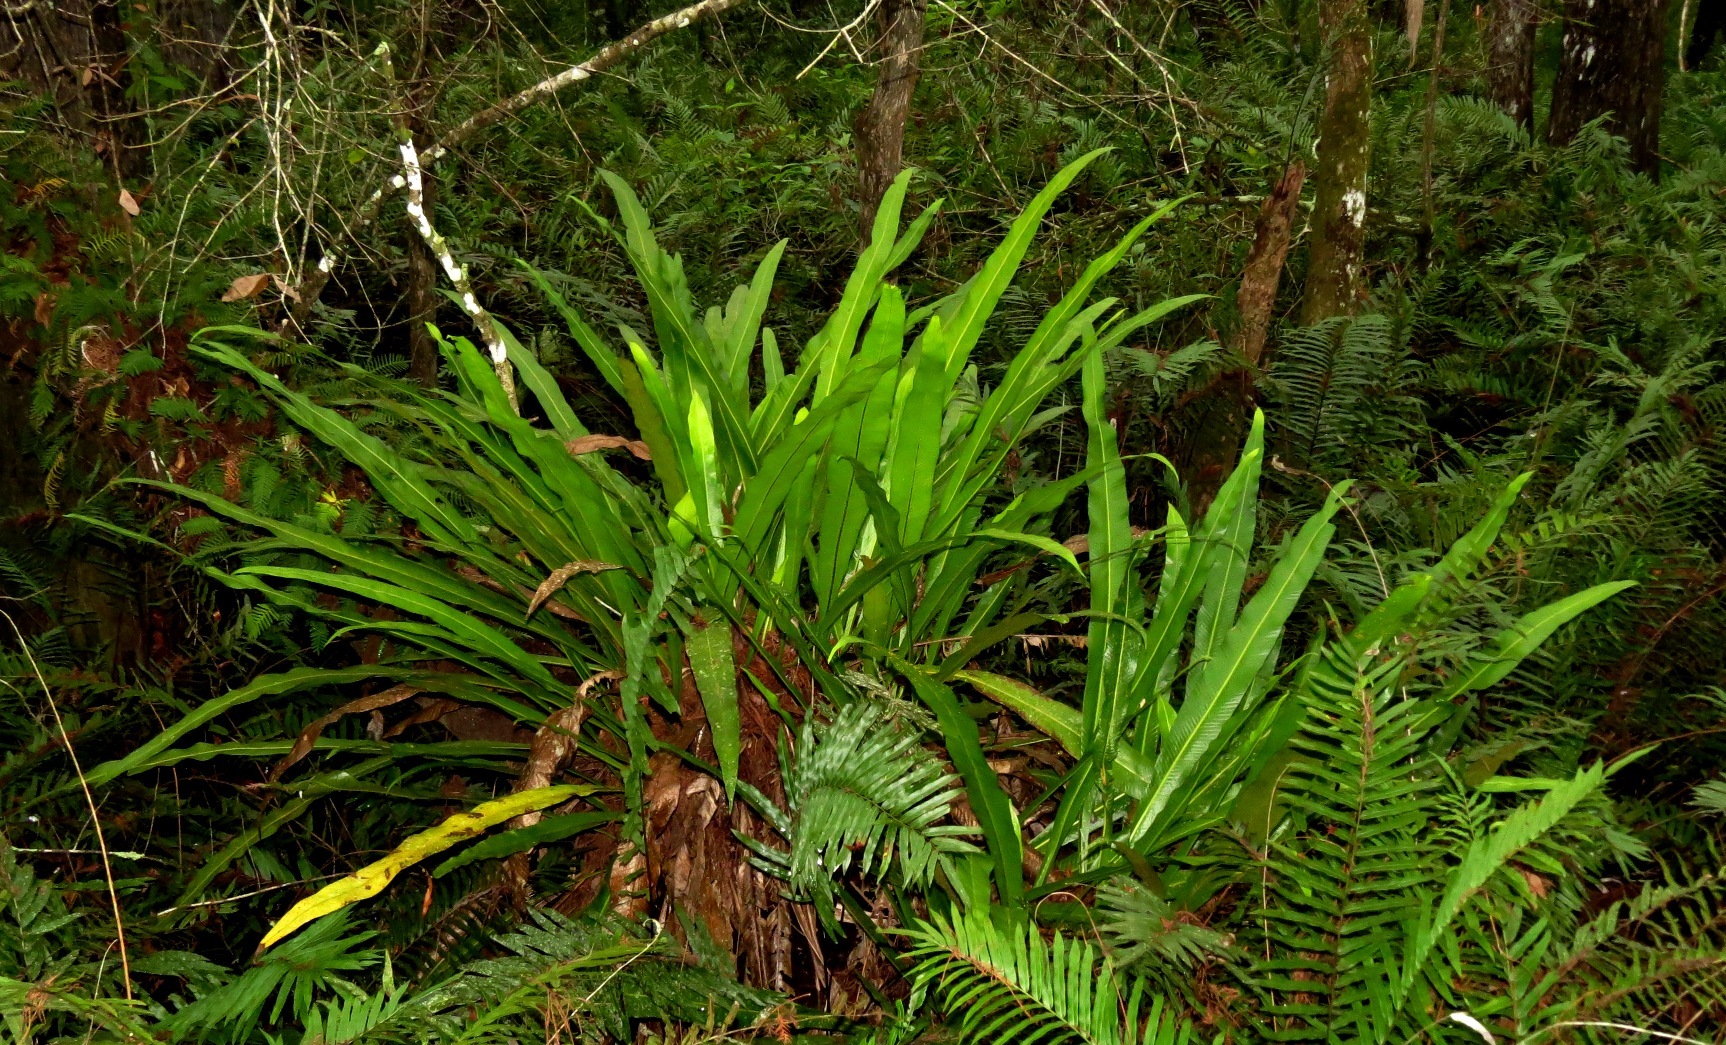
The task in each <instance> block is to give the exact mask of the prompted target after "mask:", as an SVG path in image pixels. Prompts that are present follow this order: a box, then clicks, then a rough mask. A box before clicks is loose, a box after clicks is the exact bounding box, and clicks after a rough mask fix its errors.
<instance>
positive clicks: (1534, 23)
mask: <svg viewBox="0 0 1726 1045" xmlns="http://www.w3.org/2000/svg"><path fill="white" fill-rule="evenodd" d="M1539 28H1540V4H1539V3H1538V2H1537V0H1493V3H1492V21H1491V22H1490V23H1489V24H1488V26H1487V30H1486V39H1487V53H1488V61H1487V65H1488V69H1487V84H1488V92H1489V94H1490V95H1491V97H1492V101H1493V103H1494V104H1496V105H1497V106H1498V107H1499V108H1500V109H1503V110H1504V111H1505V112H1507V113H1509V114H1510V118H1511V119H1513V120H1515V121H1516V122H1517V123H1518V124H1520V125H1522V126H1523V127H1528V126H1530V125H1532V123H1533V122H1534V36H1535V33H1536V31H1538V30H1539Z"/></svg>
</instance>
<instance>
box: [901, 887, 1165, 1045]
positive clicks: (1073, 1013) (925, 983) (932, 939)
mask: <svg viewBox="0 0 1726 1045" xmlns="http://www.w3.org/2000/svg"><path fill="white" fill-rule="evenodd" d="M907 933H908V935H909V936H910V937H911V941H912V944H911V947H910V949H909V950H908V951H907V952H906V953H907V956H908V957H910V958H911V959H912V960H914V961H915V962H916V963H917V964H916V965H915V966H914V967H913V968H912V970H911V976H910V978H911V982H912V984H913V985H914V986H913V999H914V1000H916V1001H920V1000H921V999H923V998H932V999H933V1000H934V1002H935V1005H936V1007H937V1008H938V1009H940V1010H941V1012H943V1013H944V1014H945V1015H946V1017H947V1018H948V1019H949V1020H951V1021H953V1023H954V1025H955V1027H956V1028H957V1029H958V1031H959V1032H960V1034H961V1035H962V1036H963V1037H964V1039H965V1041H967V1042H969V1043H973V1045H1009V1043H1018V1042H1033V1041H1034V1042H1036V1043H1037V1045H1066V1043H1083V1045H1187V1042H1188V1041H1189V1040H1190V1038H1191V1036H1192V1027H1191V1025H1190V1024H1188V1023H1187V1022H1186V1021H1185V1020H1181V1019H1179V1018H1178V1017H1177V1016H1176V1015H1175V1013H1173V1012H1172V1011H1169V1010H1167V1009H1165V1008H1164V1003H1163V999H1162V998H1160V997H1155V998H1153V997H1151V996H1150V995H1149V994H1148V993H1147V992H1146V991H1145V989H1144V986H1143V984H1142V982H1141V981H1139V980H1136V979H1131V978H1124V977H1123V976H1122V975H1121V974H1120V973H1119V972H1118V971H1117V970H1116V969H1115V966H1114V963H1113V962H1111V961H1110V960H1109V959H1108V958H1107V957H1104V956H1102V955H1099V954H1098V953H1097V951H1096V949H1095V948H1093V947H1092V946H1091V945H1090V944H1089V943H1087V942H1085V941H1084V940H1082V939H1071V938H1068V937H1065V936H1063V935H1061V934H1060V933H1055V934H1054V937H1053V939H1052V940H1047V941H1046V940H1044V939H1043V936H1042V933H1041V932H1039V931H1038V930H1037V928H1036V927H1035V926H1033V925H1032V924H1030V922H1029V921H1027V920H1026V919H1025V918H1024V917H1023V916H1021V915H1018V914H1017V913H1015V912H1008V911H1005V910H1002V909H995V910H992V911H991V910H977V911H971V912H966V913H960V914H955V915H954V916H953V917H952V918H950V919H949V918H947V917H945V916H943V915H941V914H938V913H937V914H932V915H931V916H930V918H929V920H928V921H924V922H919V923H917V924H916V925H915V926H913V927H912V928H910V929H909V930H907ZM1147 1004H1148V1007H1147ZM914 1007H915V1005H913V1008H914Z"/></svg>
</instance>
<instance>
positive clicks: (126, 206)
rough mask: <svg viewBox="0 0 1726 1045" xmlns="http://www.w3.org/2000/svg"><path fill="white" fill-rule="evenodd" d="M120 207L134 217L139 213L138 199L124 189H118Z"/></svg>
mask: <svg viewBox="0 0 1726 1045" xmlns="http://www.w3.org/2000/svg"><path fill="white" fill-rule="evenodd" d="M120 209H121V210H123V211H125V212H126V213H127V214H130V215H131V216H132V217H134V218H135V217H137V216H138V214H139V207H138V201H137V200H136V199H134V198H133V196H132V194H131V193H129V192H127V191H126V190H125V189H121V190H120Z"/></svg>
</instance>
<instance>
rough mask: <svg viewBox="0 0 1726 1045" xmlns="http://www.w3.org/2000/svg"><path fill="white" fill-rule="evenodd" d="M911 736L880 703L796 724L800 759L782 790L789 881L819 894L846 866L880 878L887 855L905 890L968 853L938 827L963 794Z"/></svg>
mask: <svg viewBox="0 0 1726 1045" xmlns="http://www.w3.org/2000/svg"><path fill="white" fill-rule="evenodd" d="M919 740H920V738H919V736H918V735H917V734H916V733H915V732H913V731H912V730H911V729H909V728H907V727H905V726H904V725H901V724H899V723H897V722H895V721H893V720H891V719H890V718H888V717H887V714H886V710H885V707H884V705H883V704H882V703H881V702H880V701H869V700H863V701H858V702H857V703H854V704H851V705H849V706H848V707H846V708H844V709H842V710H841V711H840V712H839V714H838V716H837V717H835V718H834V720H833V722H832V723H831V724H830V725H827V726H825V727H822V728H815V727H814V726H812V725H811V724H810V723H809V722H805V723H804V727H803V736H802V738H801V741H800V743H799V745H798V750H799V751H800V752H801V754H800V756H799V757H798V759H797V762H796V765H795V766H794V767H793V769H792V771H791V773H790V775H789V776H788V777H787V778H786V782H785V791H786V796H787V798H788V800H789V801H790V803H791V807H792V816H793V820H792V825H791V839H790V840H791V858H790V875H789V877H790V879H791V882H792V884H793V885H794V886H796V887H797V888H799V889H803V890H807V891H809V892H811V893H814V894H816V895H825V894H826V892H827V890H828V888H829V882H830V881H831V879H832V878H833V876H835V875H839V874H843V873H845V872H846V871H848V870H849V869H850V868H851V867H852V865H853V862H855V865H856V867H857V869H858V870H859V871H861V872H862V873H864V874H874V875H881V874H884V873H886V871H887V869H888V867H889V866H890V865H891V864H892V862H893V859H894V857H895V856H897V858H898V862H899V866H900V869H901V872H902V873H903V874H904V876H905V879H906V881H907V882H909V883H911V884H913V885H918V886H922V885H927V884H928V883H929V882H930V881H931V880H933V878H934V875H935V869H936V867H937V865H938V864H939V863H940V862H941V861H942V860H943V859H945V858H947V857H948V856H951V855H956V854H960V853H972V852H976V847H975V846H973V845H971V844H970V843H969V842H966V841H964V839H963V838H962V837H960V836H962V835H965V834H970V833H972V829H971V828H968V827H964V826H960V825H953V824H942V823H941V821H942V820H944V819H946V817H947V814H948V812H949V810H950V809H951V808H952V805H953V799H954V798H956V797H957V796H958V795H959V793H960V791H961V787H960V784H959V779H958V777H956V776H954V775H953V773H952V771H951V770H950V769H949V768H948V766H947V764H946V763H945V762H943V761H941V760H940V759H938V758H936V757H934V756H932V755H931V754H930V753H929V752H928V751H927V750H925V749H924V748H923V746H922V744H921V743H920V742H919Z"/></svg>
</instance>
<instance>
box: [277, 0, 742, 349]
mask: <svg viewBox="0 0 1726 1045" xmlns="http://www.w3.org/2000/svg"><path fill="white" fill-rule="evenodd" d="M742 3H744V0H700V2H699V3H694V4H691V5H689V6H688V7H685V8H682V9H680V10H677V11H673V12H672V13H670V14H668V15H665V16H664V17H661V18H655V19H654V20H653V21H651V22H648V23H647V24H646V25H643V26H641V27H640V28H639V29H637V30H635V32H633V33H630V34H629V35H628V36H626V37H624V38H623V39H621V40H617V41H615V42H613V43H610V44H607V45H606V46H605V47H604V48H602V49H601V50H600V51H599V53H598V54H595V55H594V56H593V57H592V58H589V59H588V60H587V61H585V62H582V63H581V64H579V65H572V66H570V67H569V68H567V69H565V70H563V71H562V72H559V73H556V74H555V75H552V76H548V77H546V78H545V79H543V80H541V81H539V82H538V83H536V84H534V85H533V86H532V87H529V88H527V89H526V90H523V91H520V92H518V93H516V94H513V95H511V96H510V97H508V98H505V99H504V100H503V101H501V102H498V103H497V104H496V105H493V106H491V107H490V108H486V109H481V110H480V111H479V112H477V113H475V114H473V115H472V116H470V117H468V118H467V119H466V120H463V121H462V122H461V123H460V124H458V125H457V126H456V127H455V129H454V130H451V131H450V132H448V133H447V134H445V135H444V136H443V137H442V138H441V139H440V140H439V141H438V142H437V143H436V144H434V145H432V146H431V147H430V148H428V149H427V150H426V151H425V153H424V154H423V155H422V156H420V157H419V161H420V165H421V169H424V168H426V167H431V166H433V165H435V164H436V163H438V161H440V160H442V159H443V158H444V157H446V156H448V155H449V154H450V150H452V149H454V148H456V147H457V146H459V145H461V144H462V143H463V142H465V141H467V140H468V139H469V138H472V137H473V136H474V135H475V134H478V133H479V132H480V131H482V130H484V129H486V128H487V127H490V126H492V125H493V124H495V123H498V122H499V121H501V120H503V119H505V118H507V117H509V116H512V115H514V114H515V113H518V112H520V111H521V110H523V109H526V108H527V107H529V106H531V105H533V104H535V103H537V102H541V101H544V100H545V99H547V98H550V97H551V96H552V95H554V94H556V93H557V92H559V91H561V90H563V89H564V88H565V87H568V86H570V85H571V84H577V83H580V82H582V81H583V80H588V79H591V78H593V77H594V76H595V75H597V74H599V73H602V72H604V71H605V70H607V69H609V68H611V67H612V66H614V65H617V64H618V63H620V62H622V61H623V60H624V59H625V58H628V57H629V56H630V55H632V54H634V53H635V52H636V51H639V50H640V49H641V48H642V47H643V46H645V45H647V44H649V43H651V42H653V41H654V40H657V39H658V38H659V37H661V36H664V35H665V34H666V33H669V32H672V31H674V30H677V29H682V28H685V27H687V26H690V25H693V24H694V23H695V22H697V21H699V20H701V19H703V18H708V17H711V16H714V15H718V14H721V13H723V12H725V11H728V10H730V9H731V8H733V7H736V6H738V5H740V4H742ZM376 53H377V55H378V56H379V57H381V58H382V59H383V60H384V62H385V63H386V64H387V62H388V58H389V45H388V44H387V43H385V44H380V45H378V50H377V52H376ZM392 79H393V77H392ZM407 187H408V179H407V175H406V174H405V173H403V174H398V175H396V176H395V177H393V178H391V179H390V180H389V181H388V182H387V183H385V184H384V185H381V186H379V187H378V188H377V189H376V190H374V191H373V192H372V194H371V196H370V197H369V198H367V200H366V202H365V203H364V205H362V206H361V207H360V208H359V209H358V210H357V211H356V212H355V213H354V221H353V223H352V226H351V227H352V228H353V229H355V230H358V229H363V228H365V227H366V226H367V225H370V224H371V223H372V222H373V221H375V220H376V219H377V216H378V214H379V213H380V212H381V211H382V209H383V203H384V197H385V196H386V195H387V194H389V193H390V192H393V191H395V190H397V189H403V188H407ZM342 253H343V251H342V249H341V248H340V247H339V246H334V245H330V246H327V247H326V248H325V250H324V253H323V256H322V257H320V258H319V259H318V265H317V268H316V270H315V271H313V272H312V273H311V274H310V275H308V276H307V277H306V279H305V281H304V283H303V284H302V285H301V286H300V288H299V294H300V296H299V300H298V301H296V302H295V303H294V305H293V309H292V312H291V314H290V315H289V317H288V320H287V322H286V323H285V324H284V329H295V328H298V327H300V326H302V325H303V324H304V321H305V318H306V316H307V315H308V314H309V313H310V311H311V307H312V305H313V304H314V303H315V302H316V301H317V299H318V295H320V294H322V293H323V291H324V287H325V286H326V285H328V284H329V281H330V277H331V276H332V275H333V274H334V273H335V268H336V264H337V262H339V261H340V260H341V256H342Z"/></svg>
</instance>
